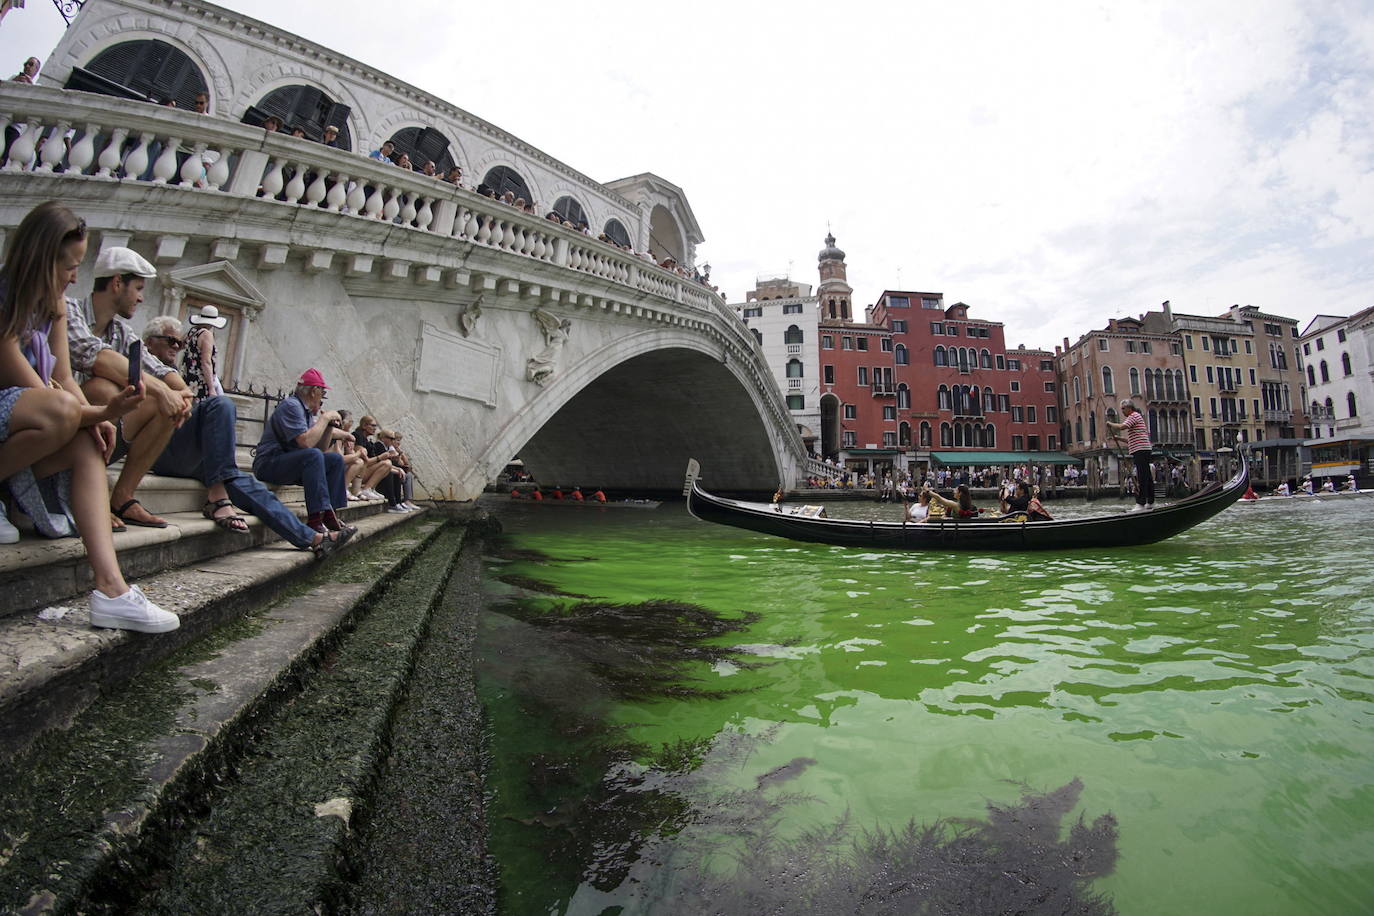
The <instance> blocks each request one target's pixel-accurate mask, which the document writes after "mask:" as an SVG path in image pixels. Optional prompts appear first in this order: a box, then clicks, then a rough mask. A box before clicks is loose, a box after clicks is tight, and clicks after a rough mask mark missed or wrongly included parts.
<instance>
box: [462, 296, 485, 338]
mask: <svg viewBox="0 0 1374 916" xmlns="http://www.w3.org/2000/svg"><path fill="white" fill-rule="evenodd" d="M481 317H482V296H481V295H478V297H477V299H476V300H475V301H474V302H473V303H472V305H469V306H468V307H467V308H466V309H464V310H463V312H462V314H460V315H459V316H458V330H460V331H462V332H463V336H464V337H471V336H472V332H473V331H475V330H476V329H477V319H478V318H481Z"/></svg>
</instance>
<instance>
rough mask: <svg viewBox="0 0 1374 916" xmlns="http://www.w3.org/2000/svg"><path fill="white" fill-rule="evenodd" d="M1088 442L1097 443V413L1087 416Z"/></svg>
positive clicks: (1093, 412)
mask: <svg viewBox="0 0 1374 916" xmlns="http://www.w3.org/2000/svg"><path fill="white" fill-rule="evenodd" d="M1088 441H1089V442H1096V441H1097V411H1095V410H1094V411H1092V412H1091V413H1089V414H1088Z"/></svg>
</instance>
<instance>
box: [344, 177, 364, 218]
mask: <svg viewBox="0 0 1374 916" xmlns="http://www.w3.org/2000/svg"><path fill="white" fill-rule="evenodd" d="M344 206H346V207H348V212H349V213H357V214H358V215H359V216H361V215H362V213H363V208H365V207H366V206H367V188H365V187H364V186H363V183H362V182H361V181H359V182H357V183H355V184H354V185H353V187H352V188H350V189H349V191H348V198H347V200H345V201H344Z"/></svg>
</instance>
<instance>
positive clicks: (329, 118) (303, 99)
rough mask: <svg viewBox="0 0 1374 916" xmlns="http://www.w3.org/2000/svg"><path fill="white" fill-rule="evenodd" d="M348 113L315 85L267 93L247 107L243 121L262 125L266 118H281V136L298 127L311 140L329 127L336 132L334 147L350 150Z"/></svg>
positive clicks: (282, 88)
mask: <svg viewBox="0 0 1374 916" xmlns="http://www.w3.org/2000/svg"><path fill="white" fill-rule="evenodd" d="M351 113H352V109H350V108H349V107H348V106H347V105H342V104H340V103H338V102H336V101H334V100H333V99H331V98H330V97H329V96H327V95H325V94H324V91H323V90H321V89H317V88H316V87H314V86H282V87H281V88H279V89H273V90H272V91H271V92H269V93H267V95H265V96H263V98H262V100H261V101H259V102H258V103H257V104H256V105H250V106H249V107H248V110H247V111H245V112H244V113H243V119H242V120H243V123H245V124H253V125H261V124H262V122H263V119H265V118H266V117H267V116H268V115H276V116H277V117H278V118H280V119H281V122H282V133H290V132H291V128H293V127H300V128H302V129H304V130H305V135H306V136H307V137H309V138H310V139H311V140H319V139H321V138H322V137H323V136H324V129H325V128H326V127H328V126H329V125H331V124H332V125H334V126H335V127H337V128H338V129H339V137H338V139H337V140H335V141H334V145H335V146H337V147H338V148H339V149H343V150H351V149H353V134H352V133H351V132H350V131H349V129H348V116H349V115H350V114H351Z"/></svg>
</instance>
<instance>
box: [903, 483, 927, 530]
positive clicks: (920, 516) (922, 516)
mask: <svg viewBox="0 0 1374 916" xmlns="http://www.w3.org/2000/svg"><path fill="white" fill-rule="evenodd" d="M929 516H930V489H929V488H928V487H925V488H922V489H921V492H920V493H917V494H916V499H915V500H914V501H912V502H910V503H908V504H907V507H906V520H907V521H909V522H915V523H916V524H918V525H919V524H920V523H921V522H924V521H925V520H926V519H927V518H928V517H929Z"/></svg>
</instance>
